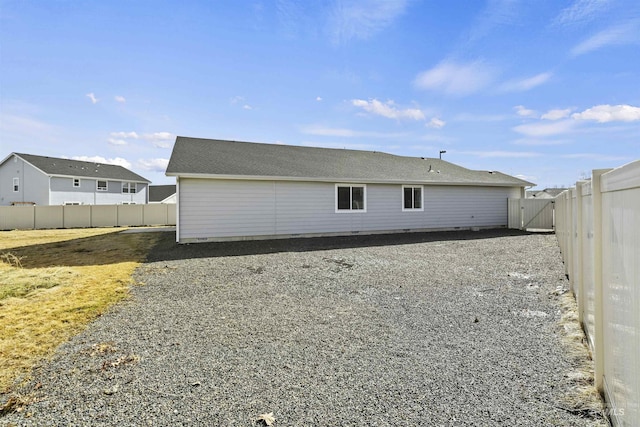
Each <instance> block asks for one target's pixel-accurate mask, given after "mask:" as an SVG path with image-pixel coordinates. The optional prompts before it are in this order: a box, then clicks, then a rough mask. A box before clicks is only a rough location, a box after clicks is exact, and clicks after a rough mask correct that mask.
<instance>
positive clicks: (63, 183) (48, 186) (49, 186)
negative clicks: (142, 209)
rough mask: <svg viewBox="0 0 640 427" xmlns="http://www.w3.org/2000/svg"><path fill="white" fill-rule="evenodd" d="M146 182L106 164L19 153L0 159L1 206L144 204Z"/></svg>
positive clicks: (147, 185)
mask: <svg viewBox="0 0 640 427" xmlns="http://www.w3.org/2000/svg"><path fill="white" fill-rule="evenodd" d="M149 184H150V181H149V180H147V179H146V178H144V177H142V176H140V175H138V174H136V173H134V172H132V171H130V170H129V169H126V168H124V167H122V166H118V165H110V164H105V163H94V162H85V161H80V160H70V159H61V158H56V157H46V156H36V155H33V154H22V153H11V154H10V155H9V156H8V157H6V158H5V159H4V160H2V162H0V206H11V205H31V204H35V205H114V204H144V203H147V202H148V200H149V192H148V189H149Z"/></svg>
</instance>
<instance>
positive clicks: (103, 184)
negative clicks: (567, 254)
mask: <svg viewBox="0 0 640 427" xmlns="http://www.w3.org/2000/svg"><path fill="white" fill-rule="evenodd" d="M96 190H98V191H107V181H98V183H97V186H96Z"/></svg>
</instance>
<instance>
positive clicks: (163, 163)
mask: <svg viewBox="0 0 640 427" xmlns="http://www.w3.org/2000/svg"><path fill="white" fill-rule="evenodd" d="M168 164H169V159H161V158H157V159H140V160H138V162H137V165H138V167H139V168H140V169H144V170H146V171H152V172H164V171H166V170H167V165H168Z"/></svg>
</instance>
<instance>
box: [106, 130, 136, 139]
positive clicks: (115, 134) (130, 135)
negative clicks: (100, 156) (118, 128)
mask: <svg viewBox="0 0 640 427" xmlns="http://www.w3.org/2000/svg"><path fill="white" fill-rule="evenodd" d="M109 135H111V136H112V137H113V138H133V139H138V138H139V136H138V134H137V133H136V132H111V133H110V134H109Z"/></svg>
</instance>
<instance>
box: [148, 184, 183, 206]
mask: <svg viewBox="0 0 640 427" xmlns="http://www.w3.org/2000/svg"><path fill="white" fill-rule="evenodd" d="M174 194H176V186H175V184H174V185H150V186H149V201H150V202H161V201H163V200H164V199H166V198H167V197H171V196H173V195H174Z"/></svg>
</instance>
